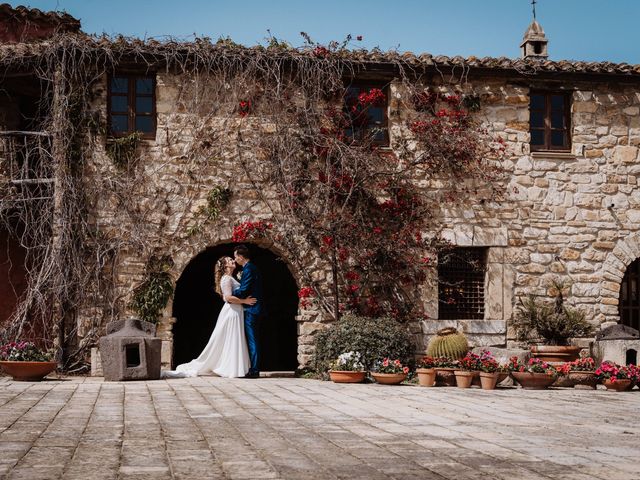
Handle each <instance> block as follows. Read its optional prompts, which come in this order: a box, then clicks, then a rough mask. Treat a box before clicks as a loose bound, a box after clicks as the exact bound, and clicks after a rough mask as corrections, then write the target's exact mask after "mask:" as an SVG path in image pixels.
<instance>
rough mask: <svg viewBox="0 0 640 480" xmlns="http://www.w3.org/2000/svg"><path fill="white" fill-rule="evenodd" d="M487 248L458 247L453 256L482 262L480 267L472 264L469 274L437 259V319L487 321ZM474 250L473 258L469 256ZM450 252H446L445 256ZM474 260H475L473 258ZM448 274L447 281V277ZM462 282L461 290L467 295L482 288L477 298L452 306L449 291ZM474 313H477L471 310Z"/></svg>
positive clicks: (451, 253)
mask: <svg viewBox="0 0 640 480" xmlns="http://www.w3.org/2000/svg"><path fill="white" fill-rule="evenodd" d="M487 250H488V249H487V248H486V247H455V248H454V249H453V250H452V251H451V252H450V253H448V254H450V255H457V256H459V258H461V259H465V260H466V259H468V258H469V257H471V258H472V259H473V260H476V259H477V260H478V261H479V262H480V264H481V265H480V268H479V269H477V270H475V271H474V270H473V269H472V265H471V264H469V269H468V271H467V272H465V271H463V270H462V269H460V270H458V271H455V269H452V268H450V269H447V264H446V263H444V262H442V261H441V260H440V259H439V260H438V319H439V320H484V318H485V312H486V308H485V303H486V298H487V291H486V290H487V253H488V252H487ZM472 251H473V255H470V253H471V252H472ZM446 254H447V253H445V255H446ZM473 257H475V258H473ZM445 275H449V277H448V278H444V277H445ZM456 282H459V283H458V285H459V287H460V288H461V289H462V290H463V291H465V292H467V293H468V292H472V291H474V290H476V291H477V286H478V284H481V285H482V287H481V289H480V292H479V294H478V295H476V296H473V297H472V298H470V299H467V300H466V301H465V302H464V303H457V304H456V303H453V304H450V303H449V299H450V298H453V297H452V296H450V294H449V293H448V292H447V289H449V288H455V286H454V285H455V283H456ZM472 310H475V311H472Z"/></svg>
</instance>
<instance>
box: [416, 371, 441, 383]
mask: <svg viewBox="0 0 640 480" xmlns="http://www.w3.org/2000/svg"><path fill="white" fill-rule="evenodd" d="M416 373H417V374H418V384H419V385H420V386H421V387H433V386H434V385H435V383H436V369H435V368H417V369H416Z"/></svg>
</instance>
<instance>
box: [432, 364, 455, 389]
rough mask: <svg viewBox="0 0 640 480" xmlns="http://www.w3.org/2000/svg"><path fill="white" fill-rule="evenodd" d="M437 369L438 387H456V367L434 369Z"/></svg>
mask: <svg viewBox="0 0 640 480" xmlns="http://www.w3.org/2000/svg"><path fill="white" fill-rule="evenodd" d="M434 370H435V371H436V387H455V386H456V376H455V374H454V373H453V372H455V370H456V369H455V368H438V367H436V368H435V369H434Z"/></svg>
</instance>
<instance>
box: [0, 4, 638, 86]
mask: <svg viewBox="0 0 640 480" xmlns="http://www.w3.org/2000/svg"><path fill="white" fill-rule="evenodd" d="M3 7H4V5H0V11H1V9H2V8H3ZM44 15H49V14H44ZM56 15H57V14H56ZM82 35H84V34H82ZM108 44H113V45H115V48H116V49H117V50H119V51H120V52H121V53H126V51H127V49H129V48H130V49H131V51H132V54H135V55H139V54H143V55H149V56H150V57H156V58H157V60H158V61H162V59H163V58H164V56H163V54H164V53H166V52H167V50H168V49H172V50H173V49H176V48H177V49H178V50H179V49H180V48H181V47H183V48H184V50H183V54H188V52H189V51H191V50H193V49H194V48H195V47H198V48H201V47H202V45H203V41H202V40H198V41H196V42H178V41H175V40H169V41H158V40H154V39H150V40H144V41H143V40H139V39H111V38H103V37H100V38H96V37H90V36H84V37H83V46H85V47H86V46H93V47H94V48H95V49H96V50H100V49H101V48H105V47H106V46H107V45H108ZM51 45H52V44H51V41H50V40H44V41H42V42H38V43H34V44H29V45H28V47H27V46H25V44H13V45H11V44H6V45H0V61H2V59H3V58H5V59H6V58H7V56H10V55H12V54H20V55H33V56H37V55H41V54H45V53H46V52H47V50H48V48H49V47H51ZM207 48H209V47H207ZM210 48H212V49H213V50H216V51H220V52H221V53H224V52H229V54H232V53H233V54H238V53H240V54H242V55H252V54H257V53H260V54H264V53H265V52H268V53H271V54H272V55H274V56H276V57H278V58H281V59H286V58H291V59H295V58H300V57H308V56H313V53H312V50H311V49H290V50H282V49H274V50H270V49H267V48H265V47H263V46H254V47H243V46H240V45H227V44H211V45H210ZM332 55H335V56H336V58H339V59H340V60H341V61H349V60H352V61H354V62H363V63H368V64H377V65H380V66H384V65H385V64H387V65H393V64H394V63H397V62H400V63H404V64H406V65H408V66H411V67H415V68H419V67H434V66H435V67H444V68H446V67H465V68H469V69H471V70H473V69H483V70H484V69H488V70H497V71H506V72H512V73H514V74H522V75H527V76H534V75H536V74H543V73H574V74H608V75H621V76H627V77H634V78H640V65H630V64H628V63H612V62H585V61H571V60H548V59H544V60H540V59H537V60H536V59H528V60H523V59H519V58H518V59H510V58H507V57H483V58H478V57H475V56H470V57H467V58H464V57H461V56H455V57H448V56H445V55H436V56H434V55H432V54H430V53H421V54H418V55H416V54H414V53H412V52H396V51H389V52H382V51H380V50H370V51H367V50H363V49H359V50H343V51H338V52H336V53H334V54H332ZM329 58H330V57H329Z"/></svg>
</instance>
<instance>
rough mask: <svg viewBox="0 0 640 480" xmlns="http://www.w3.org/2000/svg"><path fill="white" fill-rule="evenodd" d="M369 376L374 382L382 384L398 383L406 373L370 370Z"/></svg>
mask: <svg viewBox="0 0 640 480" xmlns="http://www.w3.org/2000/svg"><path fill="white" fill-rule="evenodd" d="M371 376H372V377H373V378H374V379H375V381H376V382H378V383H382V384H383V385H398V384H399V383H402V382H403V381H404V379H405V378H407V375H406V374H405V373H377V372H371Z"/></svg>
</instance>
